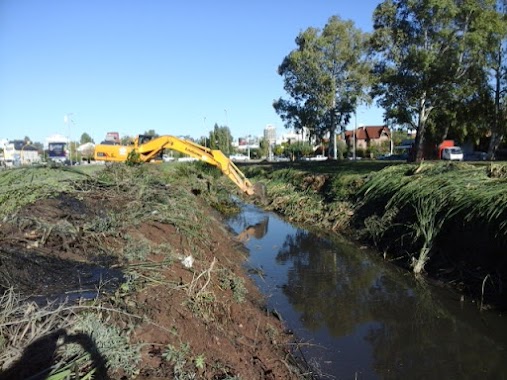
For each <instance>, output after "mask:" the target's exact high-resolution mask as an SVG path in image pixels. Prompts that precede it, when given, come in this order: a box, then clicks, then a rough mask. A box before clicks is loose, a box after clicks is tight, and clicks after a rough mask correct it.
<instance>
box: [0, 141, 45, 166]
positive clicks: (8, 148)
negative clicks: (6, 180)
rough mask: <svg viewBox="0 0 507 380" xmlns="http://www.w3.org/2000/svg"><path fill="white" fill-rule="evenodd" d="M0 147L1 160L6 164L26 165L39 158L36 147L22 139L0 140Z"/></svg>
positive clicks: (37, 160) (38, 160)
mask: <svg viewBox="0 0 507 380" xmlns="http://www.w3.org/2000/svg"><path fill="white" fill-rule="evenodd" d="M0 148H2V149H3V151H4V154H3V158H2V162H3V164H4V165H6V166H19V165H28V164H31V163H36V162H40V160H41V158H40V155H39V151H38V150H37V148H36V147H34V146H33V145H31V144H30V143H28V144H25V142H24V141H23V140H12V141H8V140H1V141H0Z"/></svg>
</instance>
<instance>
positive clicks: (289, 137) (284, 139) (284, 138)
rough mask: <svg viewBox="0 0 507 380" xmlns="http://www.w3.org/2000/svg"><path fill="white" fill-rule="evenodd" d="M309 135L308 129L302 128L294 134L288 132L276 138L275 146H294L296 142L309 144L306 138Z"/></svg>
mask: <svg viewBox="0 0 507 380" xmlns="http://www.w3.org/2000/svg"><path fill="white" fill-rule="evenodd" d="M309 135H310V133H309V130H308V128H303V129H302V130H301V131H297V132H294V130H292V131H288V132H287V133H284V134H282V135H281V136H277V137H276V144H277V145H282V144H294V143H296V142H309V138H308V136H309Z"/></svg>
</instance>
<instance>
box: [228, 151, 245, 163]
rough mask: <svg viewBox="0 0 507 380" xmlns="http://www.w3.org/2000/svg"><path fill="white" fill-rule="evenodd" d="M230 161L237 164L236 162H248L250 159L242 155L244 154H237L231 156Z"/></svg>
mask: <svg viewBox="0 0 507 380" xmlns="http://www.w3.org/2000/svg"><path fill="white" fill-rule="evenodd" d="M229 158H230V159H231V161H233V162H238V161H248V160H249V159H250V157H248V156H246V155H244V154H241V153H237V154H231V155H230V157H229Z"/></svg>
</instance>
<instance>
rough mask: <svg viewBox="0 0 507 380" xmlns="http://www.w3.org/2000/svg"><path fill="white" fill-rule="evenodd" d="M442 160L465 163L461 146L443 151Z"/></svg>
mask: <svg viewBox="0 0 507 380" xmlns="http://www.w3.org/2000/svg"><path fill="white" fill-rule="evenodd" d="M442 160H449V161H463V151H462V150H461V148H460V147H459V146H450V147H448V148H444V149H443V150H442Z"/></svg>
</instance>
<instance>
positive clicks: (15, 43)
mask: <svg viewBox="0 0 507 380" xmlns="http://www.w3.org/2000/svg"><path fill="white" fill-rule="evenodd" d="M378 3H379V1H374V0H357V1H350V0H335V1H331V0H311V1H310V0H306V1H304V0H271V1H268V0H251V1H225V0H215V1H205V0H193V1H170V0H135V1H134V0H123V1H120V0H0V139H1V138H7V139H17V138H19V139H21V138H23V137H25V136H29V137H30V138H31V139H32V140H34V141H40V142H44V140H45V138H46V137H48V136H49V135H52V134H55V133H60V134H64V135H69V133H70V135H71V137H72V139H74V140H78V139H79V137H80V136H81V134H82V133H83V132H87V133H88V134H89V135H90V136H91V137H92V138H93V139H94V140H95V141H96V142H99V141H101V140H102V139H103V138H104V137H105V134H106V132H108V131H118V132H120V134H121V135H126V134H128V135H131V136H132V135H137V134H139V133H142V132H144V131H146V130H149V129H154V130H155V131H156V132H157V133H159V134H171V135H176V136H180V135H190V136H192V137H196V138H197V137H200V136H204V135H207V134H208V132H209V131H210V130H211V129H212V128H213V125H214V124H215V123H218V124H219V125H226V124H228V125H229V127H230V129H231V132H232V135H233V136H234V137H235V138H238V137H241V136H245V135H249V134H251V135H261V134H262V131H263V129H264V127H265V126H266V125H267V124H271V125H274V126H276V127H277V133H278V134H280V133H283V132H285V128H284V127H283V123H282V121H281V120H280V118H279V117H278V115H277V114H276V113H275V111H274V110H273V107H272V102H273V100H274V99H277V98H279V97H280V96H285V93H284V91H283V83H282V78H281V77H280V76H279V75H278V74H277V68H278V65H279V64H280V63H281V62H282V60H283V58H284V57H285V56H286V55H287V54H288V53H289V52H290V51H291V50H293V49H294V48H295V47H296V45H295V42H294V40H295V38H296V36H297V35H298V33H299V32H300V31H302V30H304V29H306V28H308V27H317V28H322V27H324V25H325V24H326V22H327V20H328V19H329V17H331V16H332V15H339V16H340V17H342V18H343V19H352V20H354V21H355V23H356V26H358V27H360V28H361V29H363V30H365V31H369V30H371V28H372V22H371V16H372V12H373V9H374V8H375V6H376V5H377V4H378ZM66 113H73V114H74V115H73V116H72V118H73V120H74V125H72V128H71V131H70V132H69V130H68V129H67V128H66V126H65V124H64V115H65V114H66ZM358 118H359V120H358V123H359V124H370V125H371V124H380V123H382V112H381V111H380V110H377V109H370V110H363V111H360V112H359V116H358Z"/></svg>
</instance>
